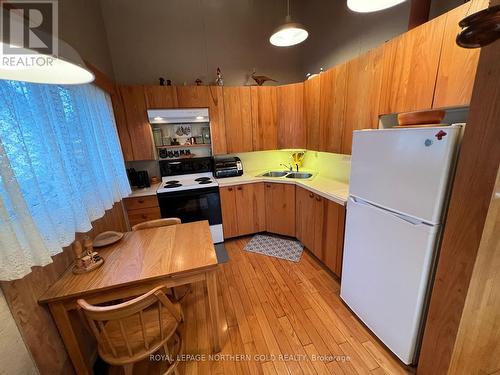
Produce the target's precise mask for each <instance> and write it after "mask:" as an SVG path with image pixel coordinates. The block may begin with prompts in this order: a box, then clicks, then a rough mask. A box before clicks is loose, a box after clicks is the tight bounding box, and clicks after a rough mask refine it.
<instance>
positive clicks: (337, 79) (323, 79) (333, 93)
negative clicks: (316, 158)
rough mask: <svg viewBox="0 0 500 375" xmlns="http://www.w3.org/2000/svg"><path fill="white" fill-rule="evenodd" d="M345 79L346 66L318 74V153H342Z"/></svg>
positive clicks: (339, 66)
mask: <svg viewBox="0 0 500 375" xmlns="http://www.w3.org/2000/svg"><path fill="white" fill-rule="evenodd" d="M347 78H348V75H347V64H342V65H338V66H336V67H334V68H331V69H328V70H327V71H326V72H324V73H322V74H320V103H319V123H320V140H319V149H320V151H327V152H335V153H340V152H341V151H342V132H343V129H344V123H345V105H346V84H347Z"/></svg>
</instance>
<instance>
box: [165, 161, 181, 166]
mask: <svg viewBox="0 0 500 375" xmlns="http://www.w3.org/2000/svg"><path fill="white" fill-rule="evenodd" d="M180 163H181V162H180V161H171V162H169V163H168V165H179V164H180Z"/></svg>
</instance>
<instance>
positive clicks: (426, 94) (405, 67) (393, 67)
mask: <svg viewBox="0 0 500 375" xmlns="http://www.w3.org/2000/svg"><path fill="white" fill-rule="evenodd" d="M445 20H446V16H440V17H437V18H435V19H433V20H432V21H429V22H427V23H424V24H423V25H421V26H418V27H416V28H414V29H412V30H410V31H408V32H406V33H404V34H402V35H400V36H398V37H397V38H394V39H392V40H391V41H389V42H387V43H386V44H385V45H384V61H383V73H382V90H381V98H380V106H379V113H380V114H388V113H400V112H409V111H415V110H419V109H428V108H431V107H432V97H433V95H434V86H435V83H436V77H437V71H438V64H439V56H440V51H441V42H442V41H443V33H444V24H445Z"/></svg>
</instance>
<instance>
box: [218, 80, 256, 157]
mask: <svg viewBox="0 0 500 375" xmlns="http://www.w3.org/2000/svg"><path fill="white" fill-rule="evenodd" d="M222 91H223V93H224V122H225V130H226V143H227V152H228V153H236V152H248V151H253V134H252V100H251V96H250V87H224V88H223V90H222Z"/></svg>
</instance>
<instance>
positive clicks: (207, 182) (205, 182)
mask: <svg viewBox="0 0 500 375" xmlns="http://www.w3.org/2000/svg"><path fill="white" fill-rule="evenodd" d="M211 183H212V181H210V179H209V180H208V181H207V180H203V181H200V182H199V183H198V184H199V185H204V184H211Z"/></svg>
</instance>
